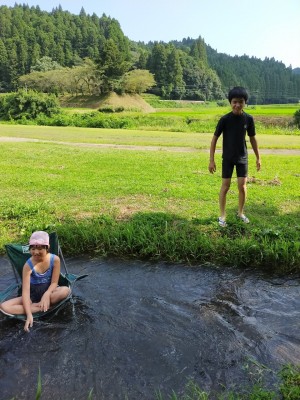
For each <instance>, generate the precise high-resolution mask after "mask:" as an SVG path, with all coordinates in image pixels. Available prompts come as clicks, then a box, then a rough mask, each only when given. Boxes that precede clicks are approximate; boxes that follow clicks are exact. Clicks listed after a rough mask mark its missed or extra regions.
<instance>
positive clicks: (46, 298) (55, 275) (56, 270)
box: [40, 256, 60, 312]
mask: <svg viewBox="0 0 300 400" xmlns="http://www.w3.org/2000/svg"><path fill="white" fill-rule="evenodd" d="M59 275H60V258H59V257H58V256H55V257H54V266H53V271H52V278H51V284H50V286H49V288H48V289H47V291H46V292H45V293H44V294H43V296H42V298H41V301H40V306H41V310H42V311H44V312H45V311H48V309H49V307H50V297H51V293H52V292H53V290H55V289H56V288H57V285H58V280H59Z"/></svg>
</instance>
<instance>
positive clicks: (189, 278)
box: [0, 258, 300, 400]
mask: <svg viewBox="0 0 300 400" xmlns="http://www.w3.org/2000/svg"><path fill="white" fill-rule="evenodd" d="M67 266H68V269H69V272H73V273H78V274H82V273H88V274H89V276H88V277H87V278H85V279H84V280H82V281H79V282H78V284H77V286H76V287H75V289H74V296H73V302H69V303H68V304H67V305H66V306H65V307H64V308H63V309H62V310H60V311H59V312H58V313H57V314H56V315H53V316H51V317H50V318H47V319H44V320H39V321H38V322H36V323H35V324H34V327H33V328H32V330H31V331H30V333H26V332H24V331H23V322H19V321H15V320H8V319H6V318H5V317H4V316H2V315H1V316H0V339H1V342H0V393H1V394H0V399H1V400H2V399H3V400H4V399H5V400H8V399H11V398H12V397H13V396H16V398H17V399H29V398H34V394H35V391H36V387H37V378H38V370H39V368H40V370H41V376H42V390H43V393H42V399H52V398H57V399H64V400H69V399H76V400H77V399H87V398H88V394H89V392H90V390H91V389H93V395H94V397H93V398H94V399H105V400H109V399H128V400H135V399H139V400H140V399H146V400H151V399H155V398H156V393H157V392H158V391H160V392H161V393H162V395H163V396H165V398H167V395H170V394H171V393H172V390H174V391H175V392H176V393H182V392H184V389H185V387H186V384H187V382H189V381H190V380H193V381H195V382H196V383H197V384H198V385H200V386H201V388H202V389H203V390H206V391H210V392H214V391H219V392H220V391H222V388H224V387H226V388H232V389H234V388H238V387H240V386H247V385H250V384H251V383H254V381H255V380H258V379H260V378H261V377H262V375H263V377H264V379H265V381H266V384H267V385H268V386H269V387H272V385H273V384H274V383H275V382H276V380H277V376H276V374H275V373H274V372H272V371H278V370H279V369H280V368H281V366H282V365H284V364H287V363H293V364H297V363H298V364H299V361H300V329H299V328H300V318H299V317H300V296H299V295H300V279H299V278H296V277H294V278H292V277H285V278H274V277H273V278H272V277H268V276H263V275H262V274H259V273H257V272H253V271H245V270H238V269H230V268H226V269H225V268H215V267H208V266H199V267H189V266H187V265H169V264H164V263H156V264H154V263H149V262H139V261H124V260H115V259H114V260H103V259H100V260H99V259H98V260H97V259H96V260H91V259H88V258H80V259H68V260H67ZM11 281H12V273H11V267H10V266H9V263H8V261H7V259H6V258H2V259H0V290H3V289H4V287H6V285H7V284H8V283H9V282H11Z"/></svg>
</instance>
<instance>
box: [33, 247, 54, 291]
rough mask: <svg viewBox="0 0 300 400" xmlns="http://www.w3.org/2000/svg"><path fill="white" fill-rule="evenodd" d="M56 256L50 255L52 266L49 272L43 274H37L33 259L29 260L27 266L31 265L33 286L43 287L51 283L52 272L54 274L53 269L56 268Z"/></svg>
mask: <svg viewBox="0 0 300 400" xmlns="http://www.w3.org/2000/svg"><path fill="white" fill-rule="evenodd" d="M54 257H55V255H54V254H50V266H49V268H48V269H47V271H45V272H44V273H43V274H39V273H38V272H36V270H35V269H34V265H33V264H32V261H31V259H30V258H29V260H27V264H28V265H29V267H30V269H31V271H32V272H31V275H30V284H31V285H41V284H44V283H49V284H50V283H51V279H52V272H53V267H54Z"/></svg>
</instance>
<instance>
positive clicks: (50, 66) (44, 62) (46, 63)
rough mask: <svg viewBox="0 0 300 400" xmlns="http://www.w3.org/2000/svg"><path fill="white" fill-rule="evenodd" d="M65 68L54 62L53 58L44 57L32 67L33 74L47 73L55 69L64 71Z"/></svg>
mask: <svg viewBox="0 0 300 400" xmlns="http://www.w3.org/2000/svg"><path fill="white" fill-rule="evenodd" d="M62 68H63V67H62V66H61V65H59V64H58V62H56V61H53V60H52V58H51V57H48V56H44V57H42V58H40V59H39V60H37V62H36V65H33V66H32V67H31V72H38V71H40V72H46V71H52V70H54V69H62Z"/></svg>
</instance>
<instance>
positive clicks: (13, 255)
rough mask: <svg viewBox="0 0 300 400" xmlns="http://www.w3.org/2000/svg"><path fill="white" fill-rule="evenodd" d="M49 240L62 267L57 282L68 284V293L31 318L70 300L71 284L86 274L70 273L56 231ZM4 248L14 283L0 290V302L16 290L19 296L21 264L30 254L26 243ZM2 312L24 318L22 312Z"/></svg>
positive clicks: (50, 311)
mask: <svg viewBox="0 0 300 400" xmlns="http://www.w3.org/2000/svg"><path fill="white" fill-rule="evenodd" d="M49 240H50V251H51V253H52V254H55V255H57V256H59V258H60V260H61V267H63V269H64V273H62V272H61V273H60V277H59V281H58V284H59V285H60V286H68V287H69V288H70V294H69V295H68V297H66V298H65V299H63V300H62V301H60V302H59V303H57V304H55V305H53V306H52V307H51V308H50V309H49V310H48V311H46V312H37V313H34V314H33V318H39V317H42V316H45V315H47V314H49V313H52V312H53V311H55V310H57V309H58V308H60V307H61V306H62V305H63V304H64V303H65V302H66V301H68V300H70V298H71V297H72V288H73V285H74V284H75V282H76V281H78V280H80V279H82V278H85V277H86V276H87V275H86V274H85V275H74V274H71V273H69V272H68V269H67V266H66V263H65V259H64V257H63V254H62V251H61V248H60V245H59V241H58V236H57V234H56V232H52V233H50V234H49ZM5 249H6V252H7V255H8V258H9V260H10V263H11V265H12V269H13V272H14V275H15V279H16V283H13V284H11V285H10V286H9V287H8V288H7V289H6V290H5V291H3V292H0V303H2V302H3V301H5V300H7V299H8V298H11V297H12V296H13V294H14V293H15V292H16V290H17V293H18V294H17V296H21V294H22V271H23V266H24V264H25V263H26V261H27V260H28V259H29V258H30V256H31V254H30V252H29V245H28V244H27V245H22V244H7V245H5ZM0 311H2V310H1V309H0ZM2 312H3V311H2ZM3 313H4V312H3ZM4 314H5V315H7V316H9V317H12V318H17V319H22V320H24V319H26V315H24V314H6V313H4Z"/></svg>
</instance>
